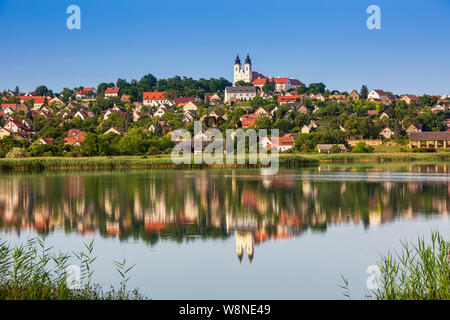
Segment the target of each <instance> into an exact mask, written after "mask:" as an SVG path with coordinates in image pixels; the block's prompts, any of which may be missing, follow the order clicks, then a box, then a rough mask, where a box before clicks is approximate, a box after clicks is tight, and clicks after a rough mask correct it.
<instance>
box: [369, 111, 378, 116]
mask: <svg viewBox="0 0 450 320" xmlns="http://www.w3.org/2000/svg"><path fill="white" fill-rule="evenodd" d="M367 115H369V116H377V115H378V110H367Z"/></svg>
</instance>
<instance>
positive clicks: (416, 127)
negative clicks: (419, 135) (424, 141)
mask: <svg viewBox="0 0 450 320" xmlns="http://www.w3.org/2000/svg"><path fill="white" fill-rule="evenodd" d="M411 132H422V125H421V124H412V125H410V126H409V127H408V129H406V133H407V134H408V135H409V134H411Z"/></svg>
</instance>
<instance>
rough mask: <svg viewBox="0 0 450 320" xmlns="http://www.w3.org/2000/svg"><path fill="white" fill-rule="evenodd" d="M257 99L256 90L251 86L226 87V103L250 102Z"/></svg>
mask: <svg viewBox="0 0 450 320" xmlns="http://www.w3.org/2000/svg"><path fill="white" fill-rule="evenodd" d="M254 97H256V88H255V87H250V86H248V87H247V86H243V87H226V88H225V102H230V101H249V100H252V99H253V98H254Z"/></svg>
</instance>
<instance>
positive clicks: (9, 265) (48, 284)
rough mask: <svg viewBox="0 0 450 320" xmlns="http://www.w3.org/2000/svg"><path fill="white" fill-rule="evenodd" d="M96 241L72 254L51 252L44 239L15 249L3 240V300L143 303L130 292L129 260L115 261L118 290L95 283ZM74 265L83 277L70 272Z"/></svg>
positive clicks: (0, 284) (0, 287)
mask: <svg viewBox="0 0 450 320" xmlns="http://www.w3.org/2000/svg"><path fill="white" fill-rule="evenodd" d="M93 249H94V246H93V241H92V242H90V243H88V244H85V245H84V250H82V251H81V252H74V253H73V254H69V253H64V252H58V253H55V252H52V251H51V250H52V247H47V246H46V245H45V241H44V240H43V239H41V238H32V239H30V240H28V241H27V242H26V243H24V244H20V245H16V246H12V245H11V244H10V243H8V242H6V241H1V239H0V300H140V299H145V297H144V296H143V295H142V294H141V293H139V291H138V290H137V289H135V290H128V289H127V287H126V283H127V281H128V280H129V276H128V274H129V272H130V271H131V270H132V268H133V266H127V264H126V260H123V261H115V262H114V266H115V268H116V270H117V272H118V273H119V275H120V276H121V281H120V285H119V287H118V288H114V287H113V286H111V288H110V289H109V290H104V289H103V288H102V287H101V286H100V285H99V284H94V283H93V282H92V275H93V273H94V270H93V267H92V265H93V263H94V261H95V260H96V257H94V256H93ZM71 262H74V263H76V265H79V267H80V275H79V276H80V278H79V279H76V278H74V277H73V276H72V274H71V272H70V266H71V264H70V263H71Z"/></svg>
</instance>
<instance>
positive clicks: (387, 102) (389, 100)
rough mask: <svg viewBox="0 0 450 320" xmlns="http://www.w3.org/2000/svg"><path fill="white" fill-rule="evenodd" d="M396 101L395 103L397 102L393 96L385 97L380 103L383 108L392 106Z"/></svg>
mask: <svg viewBox="0 0 450 320" xmlns="http://www.w3.org/2000/svg"><path fill="white" fill-rule="evenodd" d="M396 101H397V100H396V99H395V97H394V96H386V97H383V99H381V102H383V104H384V105H385V106H388V105H391V104H394V103H395V102H396Z"/></svg>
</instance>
